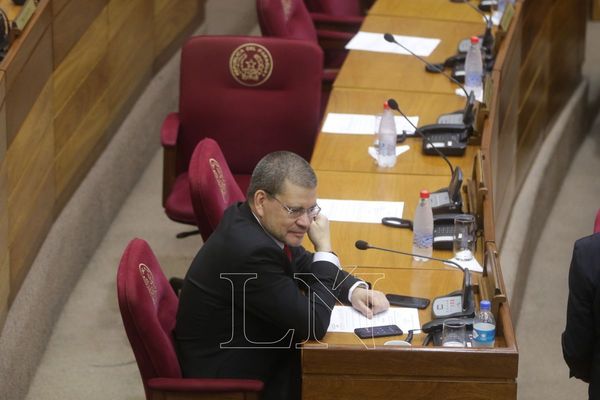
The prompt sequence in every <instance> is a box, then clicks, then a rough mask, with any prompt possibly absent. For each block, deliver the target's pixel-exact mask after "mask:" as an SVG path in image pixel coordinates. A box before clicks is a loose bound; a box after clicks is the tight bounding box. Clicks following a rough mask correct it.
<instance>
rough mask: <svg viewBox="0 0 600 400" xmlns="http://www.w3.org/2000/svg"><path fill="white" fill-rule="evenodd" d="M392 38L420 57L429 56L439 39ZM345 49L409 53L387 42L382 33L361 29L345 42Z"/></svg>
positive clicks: (416, 37) (399, 36)
mask: <svg viewBox="0 0 600 400" xmlns="http://www.w3.org/2000/svg"><path fill="white" fill-rule="evenodd" d="M394 38H395V39H396V41H397V42H398V43H400V44H402V45H403V46H404V47H406V48H407V49H409V50H410V51H412V52H413V53H415V54H417V55H419V56H421V57H428V56H430V55H431V53H433V51H434V50H435V48H436V47H437V45H438V44H439V43H440V39H432V38H424V37H418V36H402V35H394ZM346 49H348V50H364V51H375V52H379V53H396V54H410V53H409V52H407V51H406V50H404V49H403V48H402V47H400V46H398V45H397V44H395V43H390V42H387V41H386V40H385V39H384V38H383V33H374V32H362V31H361V32H358V33H357V34H356V35H354V37H353V38H352V39H351V40H350V41H349V42H348V44H346Z"/></svg>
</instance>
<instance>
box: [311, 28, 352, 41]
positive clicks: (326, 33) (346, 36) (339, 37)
mask: <svg viewBox="0 0 600 400" xmlns="http://www.w3.org/2000/svg"><path fill="white" fill-rule="evenodd" d="M353 37H354V33H351V32H339V31H332V30H330V29H317V38H318V39H319V41H320V40H321V39H323V40H327V41H338V42H343V43H344V45H345V44H346V43H348V42H349V41H350V39H352V38H353Z"/></svg>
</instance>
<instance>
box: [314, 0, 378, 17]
mask: <svg viewBox="0 0 600 400" xmlns="http://www.w3.org/2000/svg"><path fill="white" fill-rule="evenodd" d="M304 4H306V8H307V9H308V11H310V12H311V15H312V13H322V14H324V15H327V16H335V17H354V18H357V17H358V18H361V19H362V17H363V16H364V15H365V14H366V11H367V10H368V9H369V8H370V7H371V5H373V1H372V0H304Z"/></svg>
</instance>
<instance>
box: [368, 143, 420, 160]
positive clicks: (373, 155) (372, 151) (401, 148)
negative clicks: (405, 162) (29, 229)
mask: <svg viewBox="0 0 600 400" xmlns="http://www.w3.org/2000/svg"><path fill="white" fill-rule="evenodd" d="M408 150H410V146H409V145H407V144H404V145H402V146H396V157H398V156H399V155H400V154H402V153H406V152H407V151H408ZM367 153H369V155H370V156H371V158H372V159H373V160H375V161H377V149H376V148H375V146H369V148H368V149H367Z"/></svg>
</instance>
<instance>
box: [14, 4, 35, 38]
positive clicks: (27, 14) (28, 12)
mask: <svg viewBox="0 0 600 400" xmlns="http://www.w3.org/2000/svg"><path fill="white" fill-rule="evenodd" d="M37 4H38V1H37V0H27V1H26V2H25V4H23V7H22V8H21V11H20V12H19V15H17V16H16V18H15V19H14V20H13V22H12V32H13V34H14V35H15V36H19V35H20V34H21V32H23V29H25V26H27V23H28V22H29V20H30V19H31V17H32V16H33V13H34V12H35V10H36V8H37Z"/></svg>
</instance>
